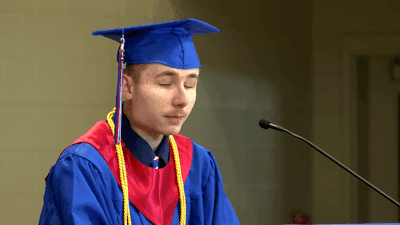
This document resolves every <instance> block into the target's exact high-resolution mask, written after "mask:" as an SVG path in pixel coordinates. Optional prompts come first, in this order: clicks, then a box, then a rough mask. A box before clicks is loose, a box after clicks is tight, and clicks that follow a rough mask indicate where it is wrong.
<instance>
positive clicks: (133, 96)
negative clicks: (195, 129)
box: [123, 64, 199, 137]
mask: <svg viewBox="0 0 400 225" xmlns="http://www.w3.org/2000/svg"><path fill="white" fill-rule="evenodd" d="M132 72H134V73H137V75H138V76H139V79H138V83H135V82H134V81H133V78H132V76H128V75H124V87H123V90H124V94H123V95H124V98H125V99H126V102H125V106H124V108H125V107H128V108H127V109H126V111H125V109H124V112H125V114H127V115H126V116H127V117H128V118H129V122H130V123H131V126H132V128H134V130H135V131H136V129H141V130H142V131H144V132H145V133H146V134H147V135H148V136H150V137H157V136H159V135H174V134H177V133H179V131H180V130H181V127H182V124H183V122H185V120H186V119H187V117H188V116H189V114H190V112H191V111H192V109H193V106H194V103H195V101H196V86H197V80H198V76H199V69H198V68H194V69H187V70H184V69H176V68H172V67H168V66H165V65H163V64H141V65H135V66H134V68H133V71H132ZM128 114H129V115H128ZM135 128H136V129H135Z"/></svg>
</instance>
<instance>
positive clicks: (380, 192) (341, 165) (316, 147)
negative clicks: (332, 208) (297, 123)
mask: <svg viewBox="0 0 400 225" xmlns="http://www.w3.org/2000/svg"><path fill="white" fill-rule="evenodd" d="M265 123H267V124H265ZM259 124H260V126H261V127H262V128H264V129H268V128H272V129H274V130H279V131H283V132H285V133H288V134H290V135H292V136H294V137H296V138H298V139H300V140H302V141H304V142H306V143H307V144H308V145H310V146H311V147H313V148H314V149H315V150H317V151H318V152H319V153H321V154H322V155H324V156H325V157H327V158H328V159H330V160H331V161H333V162H334V163H336V164H337V165H338V166H340V167H342V168H343V169H344V170H346V171H347V172H349V173H350V174H351V175H353V176H354V177H356V178H358V179H359V180H361V181H362V182H364V183H365V184H366V185H368V186H369V187H370V188H372V189H374V190H375V191H376V192H378V193H379V194H381V195H382V196H383V197H385V198H386V199H388V200H389V201H391V202H392V203H393V204H395V205H397V207H400V203H398V202H397V201H395V200H394V199H393V198H391V197H390V196H389V195H387V194H386V193H385V192H383V191H381V190H379V188H377V187H375V186H374V185H373V184H371V183H370V182H368V181H367V180H365V179H364V178H362V177H361V176H360V175H358V174H357V173H355V172H354V171H353V170H351V169H350V168H348V167H347V166H345V165H343V164H342V163H341V162H339V161H338V160H336V159H335V158H333V157H332V156H330V155H329V154H328V153H326V152H324V151H323V150H322V149H320V148H318V146H316V145H315V144H313V143H312V142H311V141H308V140H307V139H305V138H303V137H302V136H300V135H297V134H295V133H292V132H291V131H289V130H286V129H285V128H283V127H281V126H279V125H275V124H272V123H270V122H269V121H265V120H260V123H259Z"/></svg>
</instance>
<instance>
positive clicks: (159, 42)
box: [93, 19, 219, 69]
mask: <svg viewBox="0 0 400 225" xmlns="http://www.w3.org/2000/svg"><path fill="white" fill-rule="evenodd" d="M216 32H219V30H218V29H217V28H215V27H213V26H211V25H209V24H207V23H205V22H203V21H200V20H196V19H185V20H177V21H171V22H165V23H156V24H147V25H141V26H134V27H123V28H117V29H111V30H102V31H95V32H93V35H102V36H104V37H107V38H110V39H112V40H115V41H118V42H120V40H121V37H122V35H123V34H124V36H125V40H126V42H125V55H124V61H125V63H126V65H130V64H140V63H161V64H164V65H167V66H170V67H174V68H179V69H191V68H200V61H199V58H198V56H197V53H196V49H195V47H194V44H193V39H192V35H196V34H206V33H216Z"/></svg>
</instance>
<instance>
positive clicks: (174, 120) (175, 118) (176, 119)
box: [166, 116, 185, 123]
mask: <svg viewBox="0 0 400 225" xmlns="http://www.w3.org/2000/svg"><path fill="white" fill-rule="evenodd" d="M166 117H167V118H168V120H169V121H170V122H172V123H180V122H181V121H182V119H183V118H185V117H184V116H166Z"/></svg>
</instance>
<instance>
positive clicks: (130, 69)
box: [124, 64, 140, 84]
mask: <svg viewBox="0 0 400 225" xmlns="http://www.w3.org/2000/svg"><path fill="white" fill-rule="evenodd" d="M137 65H140V64H131V65H127V66H126V68H125V70H124V73H125V74H127V75H128V76H130V77H132V78H133V82H134V83H135V84H138V83H139V79H140V73H139V71H138V70H137V69H135V67H136V66H137Z"/></svg>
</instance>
